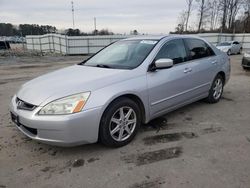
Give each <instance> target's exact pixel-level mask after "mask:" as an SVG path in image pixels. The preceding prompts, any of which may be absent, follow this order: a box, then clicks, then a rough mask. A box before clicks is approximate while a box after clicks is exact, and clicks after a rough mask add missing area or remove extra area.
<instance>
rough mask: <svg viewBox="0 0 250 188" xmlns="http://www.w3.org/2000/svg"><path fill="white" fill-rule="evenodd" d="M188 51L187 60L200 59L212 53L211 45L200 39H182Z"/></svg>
mask: <svg viewBox="0 0 250 188" xmlns="http://www.w3.org/2000/svg"><path fill="white" fill-rule="evenodd" d="M184 40H185V43H186V46H187V49H188V52H189V60H194V59H200V58H204V57H209V56H212V55H214V51H213V50H212V49H211V47H210V46H209V45H208V44H206V43H205V42H204V41H202V40H200V39H184Z"/></svg>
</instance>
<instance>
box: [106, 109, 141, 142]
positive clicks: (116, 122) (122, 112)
mask: <svg viewBox="0 0 250 188" xmlns="http://www.w3.org/2000/svg"><path fill="white" fill-rule="evenodd" d="M136 123H137V118H136V113H135V111H134V110H133V109H132V108H131V107H128V106H124V107H121V108H119V109H118V110H117V111H116V112H115V113H114V114H113V116H112V118H111V120H110V123H109V131H110V135H111V137H112V138H113V139H114V140H116V141H119V142H121V141H124V140H127V139H128V138H129V137H130V136H131V135H132V134H133V132H134V130H135V127H136Z"/></svg>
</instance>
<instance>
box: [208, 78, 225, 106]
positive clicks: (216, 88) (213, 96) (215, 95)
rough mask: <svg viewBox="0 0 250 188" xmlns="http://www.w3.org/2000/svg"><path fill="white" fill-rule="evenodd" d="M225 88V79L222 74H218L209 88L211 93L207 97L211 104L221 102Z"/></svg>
mask: <svg viewBox="0 0 250 188" xmlns="http://www.w3.org/2000/svg"><path fill="white" fill-rule="evenodd" d="M223 88H224V79H223V77H222V76H221V75H220V74H218V75H217V76H216V77H215V79H214V80H213V83H212V86H211V88H210V90H209V95H208V97H207V98H206V101H207V102H208V103H211V104H212V103H217V102H219V100H220V98H221V96H222V94H223Z"/></svg>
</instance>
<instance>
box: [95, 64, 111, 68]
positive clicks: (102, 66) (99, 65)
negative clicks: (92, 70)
mask: <svg viewBox="0 0 250 188" xmlns="http://www.w3.org/2000/svg"><path fill="white" fill-rule="evenodd" d="M96 67H101V68H108V69H110V68H112V67H110V66H109V65H105V64H97V65H96Z"/></svg>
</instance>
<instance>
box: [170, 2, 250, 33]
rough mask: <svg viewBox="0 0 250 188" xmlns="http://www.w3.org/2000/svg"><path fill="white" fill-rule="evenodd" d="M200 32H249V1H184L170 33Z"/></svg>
mask: <svg viewBox="0 0 250 188" xmlns="http://www.w3.org/2000/svg"><path fill="white" fill-rule="evenodd" d="M194 12H195V15H193V13H194ZM191 16H193V18H194V19H196V21H195V23H190V18H191ZM202 32H227V33H244V32H250V0H186V9H185V10H182V12H181V13H180V15H179V19H178V25H177V27H176V29H175V32H172V33H202Z"/></svg>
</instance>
